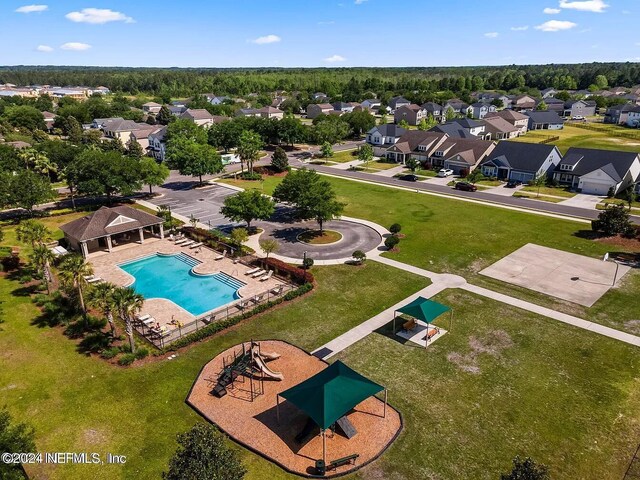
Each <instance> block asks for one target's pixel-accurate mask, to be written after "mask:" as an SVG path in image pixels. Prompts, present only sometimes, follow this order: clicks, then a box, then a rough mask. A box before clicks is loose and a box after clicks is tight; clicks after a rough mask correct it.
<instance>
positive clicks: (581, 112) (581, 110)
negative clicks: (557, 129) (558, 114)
mask: <svg viewBox="0 0 640 480" xmlns="http://www.w3.org/2000/svg"><path fill="white" fill-rule="evenodd" d="M596 107H597V105H596V102H594V101H593V100H569V101H568V102H566V103H565V104H564V111H563V115H564V116H565V117H570V118H572V117H576V116H581V117H592V116H594V115H595V114H596Z"/></svg>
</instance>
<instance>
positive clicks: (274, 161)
mask: <svg viewBox="0 0 640 480" xmlns="http://www.w3.org/2000/svg"><path fill="white" fill-rule="evenodd" d="M271 167H272V168H273V169H274V170H275V171H276V172H284V171H285V170H287V169H288V168H289V159H288V158H287V154H286V152H285V151H284V150H283V149H282V148H281V147H276V150H275V152H273V156H272V157H271Z"/></svg>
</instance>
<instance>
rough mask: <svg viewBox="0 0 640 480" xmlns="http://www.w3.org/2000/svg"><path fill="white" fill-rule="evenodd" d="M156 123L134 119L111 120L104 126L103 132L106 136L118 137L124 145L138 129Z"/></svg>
mask: <svg viewBox="0 0 640 480" xmlns="http://www.w3.org/2000/svg"><path fill="white" fill-rule="evenodd" d="M154 126H155V125H149V124H148V123H137V122H134V121H133V120H122V119H119V120H109V121H107V122H105V123H104V125H103V126H102V132H103V133H104V135H105V137H107V138H111V139H118V140H120V141H121V142H122V144H123V145H126V144H127V143H128V142H129V140H130V139H131V134H132V133H133V132H134V131H136V130H147V129H149V128H151V127H154Z"/></svg>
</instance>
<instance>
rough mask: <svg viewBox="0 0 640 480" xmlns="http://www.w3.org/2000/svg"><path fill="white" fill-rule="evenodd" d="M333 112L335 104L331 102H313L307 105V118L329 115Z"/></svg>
mask: <svg viewBox="0 0 640 480" xmlns="http://www.w3.org/2000/svg"><path fill="white" fill-rule="evenodd" d="M331 112H333V105H331V104H330V103H312V104H310V105H308V106H307V118H316V117H319V116H320V115H329V114H330V113H331Z"/></svg>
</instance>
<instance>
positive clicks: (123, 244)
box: [79, 224, 164, 258]
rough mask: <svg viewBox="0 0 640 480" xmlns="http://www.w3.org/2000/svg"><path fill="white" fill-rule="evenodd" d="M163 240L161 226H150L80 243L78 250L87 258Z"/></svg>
mask: <svg viewBox="0 0 640 480" xmlns="http://www.w3.org/2000/svg"><path fill="white" fill-rule="evenodd" d="M163 238H164V228H163V226H162V224H160V225H158V226H154V225H151V226H150V227H147V228H136V229H133V230H129V231H127V232H121V233H117V234H112V235H106V236H104V237H99V238H95V239H92V240H87V241H83V242H80V244H79V250H80V253H82V256H83V257H85V258H89V256H92V255H95V254H105V253H111V252H114V251H116V250H121V249H123V248H130V247H132V246H135V245H142V244H144V243H145V241H149V240H154V239H156V240H162V239H163Z"/></svg>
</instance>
